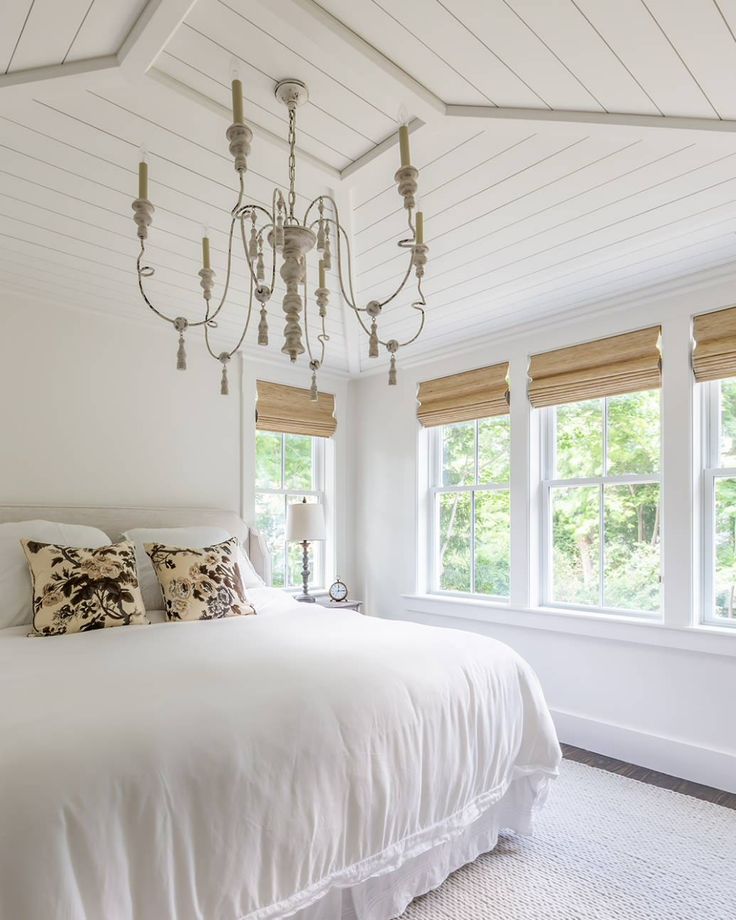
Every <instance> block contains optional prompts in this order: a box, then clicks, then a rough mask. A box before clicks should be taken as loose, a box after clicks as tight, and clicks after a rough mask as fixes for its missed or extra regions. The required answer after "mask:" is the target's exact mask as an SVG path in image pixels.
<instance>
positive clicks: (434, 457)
mask: <svg viewBox="0 0 736 920" xmlns="http://www.w3.org/2000/svg"><path fill="white" fill-rule="evenodd" d="M505 417H506V418H508V419H509V426H510V425H511V417H510V416H505ZM488 418H494V416H488ZM470 421H473V422H474V423H475V470H476V476H477V471H478V444H479V438H478V423H479V422H483V421H486V417H484V418H478V419H471V420H470ZM445 427H449V426H445V425H437V426H434V427H432V428H429V429H428V431H427V435H428V439H429V440H428V446H429V450H428V459H429V470H428V473H429V500H430V507H429V528H428V533H427V536H428V541H427V550H428V552H427V576H428V593H430V594H437V595H440V596H441V597H457V598H475V599H478V600H482V601H487V602H488V603H493V604H503V605H508V604H509V603H510V602H511V598H510V597H502V596H501V595H496V594H483V593H481V592H477V591H475V590H473V589H474V588H475V493H476V492H508V493H509V508H510V507H511V476H510V475H509V480H508V482H506V483H483V484H482V485H481V484H476V485H470V486H445V485H442V445H443V439H442V430H443V428H445ZM509 454H510V451H509ZM510 465H511V458H510V456H509V468H510ZM452 492H469V493H471V509H470V585H471V590H470V591H447V590H446V589H444V588H442V587H440V566H439V558H438V550H439V537H440V503H439V496H440V495H442V494H446V493H452ZM510 517H511V513H509V577H510V573H511V565H512V560H511V558H510V557H511V532H510V531H511V526H510ZM510 593H511V586H510V584H509V594H510Z"/></svg>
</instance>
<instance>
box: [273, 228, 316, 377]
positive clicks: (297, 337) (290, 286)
mask: <svg viewBox="0 0 736 920" xmlns="http://www.w3.org/2000/svg"><path fill="white" fill-rule="evenodd" d="M316 243H317V237H316V235H315V234H314V233H312V231H311V230H308V229H307V228H306V227H291V226H286V227H284V245H283V249H282V255H283V257H284V261H283V264H282V265H281V277H282V278H283V281H284V284H285V285H286V293H285V294H284V300H283V309H284V316H285V320H286V322H285V325H284V344H283V345H282V346H281V351H282V352H283V353H284V354H285V355H288V356H289V358H290V359H291V360H292V361H296V359H297V357H298V356H299V355H301V354H302V353H303V352H304V345H303V344H302V325H301V314H302V309H303V304H302V298H301V295H300V294H299V285H300V284H301V283H302V281H303V280H304V265H305V256H306V254H307V253H308V252H310V251H311V250H312V249H314V247H315V245H316Z"/></svg>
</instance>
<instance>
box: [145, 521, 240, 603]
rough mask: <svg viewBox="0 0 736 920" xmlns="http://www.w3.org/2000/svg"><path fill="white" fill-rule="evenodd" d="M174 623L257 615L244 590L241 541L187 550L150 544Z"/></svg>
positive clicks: (151, 555) (150, 554)
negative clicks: (240, 555)
mask: <svg viewBox="0 0 736 920" xmlns="http://www.w3.org/2000/svg"><path fill="white" fill-rule="evenodd" d="M144 549H145V550H146V552H147V553H148V555H149V557H150V559H151V562H152V564H153V568H154V571H155V572H156V577H157V578H158V583H159V584H160V585H161V593H162V594H163V596H164V604H165V605H166V616H167V617H168V618H169V619H170V620H215V619H219V618H220V617H237V616H246V615H248V614H253V613H255V612H256V611H255V608H254V607H253V605H252V604H250V603H249V602H248V599H247V598H246V596H245V591H244V589H243V579H242V576H241V573H240V567H239V565H238V541H237V539H235V538H233V539H232V540H227V541H226V542H225V543H216V544H215V545H214V546H205V547H204V549H185V548H182V547H177V546H164V545H163V544H162V543H146V544H145V545H144Z"/></svg>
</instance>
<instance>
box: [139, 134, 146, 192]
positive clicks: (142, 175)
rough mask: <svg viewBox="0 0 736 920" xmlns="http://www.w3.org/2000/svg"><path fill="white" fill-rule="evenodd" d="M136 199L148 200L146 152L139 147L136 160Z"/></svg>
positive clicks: (143, 148)
mask: <svg viewBox="0 0 736 920" xmlns="http://www.w3.org/2000/svg"><path fill="white" fill-rule="evenodd" d="M138 197H139V198H142V199H144V200H147V199H148V152H147V151H146V148H145V147H141V150H140V155H139V159H138Z"/></svg>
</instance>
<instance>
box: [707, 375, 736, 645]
mask: <svg viewBox="0 0 736 920" xmlns="http://www.w3.org/2000/svg"><path fill="white" fill-rule="evenodd" d="M701 386H702V387H703V390H704V393H705V412H704V421H705V425H704V432H705V444H704V448H703V453H704V492H705V495H704V511H705V514H704V519H705V525H706V526H705V535H704V541H703V542H704V560H705V565H704V569H705V571H704V578H703V588H704V592H703V593H704V598H703V617H702V619H703V621H704V622H705V623H709V624H711V625H715V626H734V627H736V379H735V378H729V379H726V380H715V381H712V382H710V383H703V384H701Z"/></svg>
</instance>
